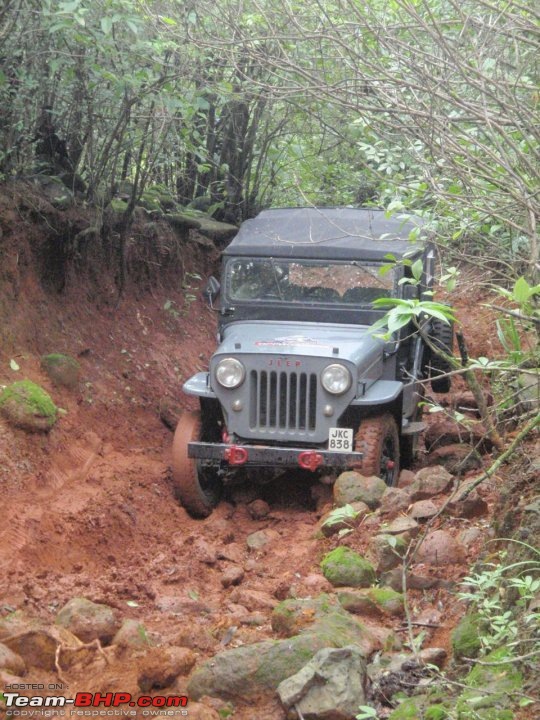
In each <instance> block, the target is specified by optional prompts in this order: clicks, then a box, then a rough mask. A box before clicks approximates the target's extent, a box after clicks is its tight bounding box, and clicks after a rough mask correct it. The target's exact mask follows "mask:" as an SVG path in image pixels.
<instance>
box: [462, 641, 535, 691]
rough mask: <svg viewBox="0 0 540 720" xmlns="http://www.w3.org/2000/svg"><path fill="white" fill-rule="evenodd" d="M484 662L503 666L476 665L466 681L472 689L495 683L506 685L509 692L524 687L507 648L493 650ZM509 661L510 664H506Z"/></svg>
mask: <svg viewBox="0 0 540 720" xmlns="http://www.w3.org/2000/svg"><path fill="white" fill-rule="evenodd" d="M483 660H484V662H490V663H502V664H501V665H492V666H490V665H475V666H474V667H473V669H472V670H471V671H470V673H469V674H468V675H467V678H466V679H465V683H466V684H467V685H470V686H471V687H483V686H484V685H487V684H488V683H491V682H495V683H496V684H498V685H500V684H501V683H503V684H504V687H505V688H506V689H507V690H517V689H519V688H521V687H522V686H523V677H522V675H521V673H520V672H519V670H517V669H516V668H515V667H514V665H513V664H512V656H511V655H510V654H509V651H508V650H507V649H506V648H498V649H497V650H493V651H492V652H490V653H489V654H488V655H486V657H485V658H484V659H483ZM505 660H508V662H504V661H505Z"/></svg>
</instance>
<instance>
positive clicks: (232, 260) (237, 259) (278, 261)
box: [223, 256, 401, 309]
mask: <svg viewBox="0 0 540 720" xmlns="http://www.w3.org/2000/svg"><path fill="white" fill-rule="evenodd" d="M235 264H242V265H243V266H244V268H243V271H244V273H245V274H246V279H247V268H248V266H249V265H251V266H256V265H260V266H261V269H263V267H264V270H265V271H267V274H268V290H267V292H266V293H264V294H260V295H257V291H258V289H256V290H255V291H254V294H249V295H246V294H244V296H243V297H242V296H241V294H240V293H239V292H238V289H235V288H234V287H233V272H234V270H233V266H234V265H235ZM296 265H298V266H301V267H304V268H306V269H313V270H314V271H315V272H317V271H320V272H323V273H324V272H326V273H328V271H329V270H330V269H331V268H338V267H344V268H352V269H353V270H354V269H355V268H356V269H358V268H374V267H376V268H381V269H382V268H383V267H384V268H387V270H386V272H385V275H384V277H385V279H386V283H385V284H386V285H389V286H388V287H385V288H380V290H384V292H377V290H378V289H379V288H377V287H376V286H374V285H356V286H353V287H348V288H347V290H345V291H343V294H342V295H341V296H340V295H339V291H337V290H335V289H334V290H332V297H331V298H330V294H331V293H330V292H329V290H330V288H328V289H327V288H319V287H318V286H309V285H306V284H304V285H296V284H295V285H293V284H287V285H282V283H283V278H284V277H285V276H287V277H288V276H289V275H290V272H291V270H293V269H294V266H296ZM284 267H286V268H287V270H285V272H284V270H283V268H284ZM268 271H269V272H268ZM400 274H401V273H400V272H399V271H398V268H397V267H390V266H389V263H388V261H375V260H365V261H362V260H331V261H329V260H326V259H325V260H322V259H312V258H309V259H308V258H282V257H280V258H274V257H261V256H230V257H227V258H226V259H225V262H224V266H223V290H224V299H225V302H226V304H227V305H248V304H249V305H255V306H257V307H260V306H264V305H268V304H276V305H278V306H281V307H283V306H292V307H299V306H302V307H312V308H317V307H321V306H324V307H332V308H336V309H337V308H351V307H361V308H365V309H370V308H371V307H372V302H373V300H375V299H376V298H377V297H396V295H397V293H398V282H399V276H400ZM372 277H373V278H375V277H377V275H372ZM252 282H254V281H252ZM293 287H294V288H295V289H296V290H297V291H298V290H302V292H301V293H299V294H298V296H293V295H292V294H291V292H288V291H287V288H289V289H290V288H293ZM355 289H359V290H363V291H364V293H356V295H358V297H355V298H354V299H352V298H353V295H352V294H350V295H349V299H348V300H344V297H345V294H346V293H347V292H349V293H351V291H353V290H355ZM318 290H321V291H323V292H318ZM369 290H372V291H373V292H371V293H370V292H369ZM310 291H313V292H310ZM324 291H327V292H326V295H327V296H326V297H325V296H324V295H325V292H324ZM334 293H335V294H334ZM362 295H365V297H364V298H362V297H361V296H362ZM370 295H371V297H369V296H370Z"/></svg>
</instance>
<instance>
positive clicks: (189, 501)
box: [172, 413, 223, 518]
mask: <svg viewBox="0 0 540 720" xmlns="http://www.w3.org/2000/svg"><path fill="white" fill-rule="evenodd" d="M201 428H202V422H201V415H200V413H184V414H183V415H182V416H181V417H180V420H179V421H178V425H177V426H176V432H175V433H174V441H173V452H172V455H173V461H172V475H173V482H174V488H175V490H176V492H177V493H178V496H179V498H180V500H181V502H182V505H183V506H184V507H185V508H186V510H187V511H188V513H189V514H190V515H192V516H193V517H197V518H204V517H208V515H210V513H211V512H212V510H213V509H214V508H215V507H216V505H217V504H218V503H219V501H220V498H221V493H222V490H223V483H222V482H221V480H220V478H219V477H218V474H217V471H216V470H215V469H211V468H205V467H203V466H202V463H200V462H198V461H197V460H194V459H193V458H190V457H188V451H187V446H188V443H189V442H196V441H197V440H200V439H201Z"/></svg>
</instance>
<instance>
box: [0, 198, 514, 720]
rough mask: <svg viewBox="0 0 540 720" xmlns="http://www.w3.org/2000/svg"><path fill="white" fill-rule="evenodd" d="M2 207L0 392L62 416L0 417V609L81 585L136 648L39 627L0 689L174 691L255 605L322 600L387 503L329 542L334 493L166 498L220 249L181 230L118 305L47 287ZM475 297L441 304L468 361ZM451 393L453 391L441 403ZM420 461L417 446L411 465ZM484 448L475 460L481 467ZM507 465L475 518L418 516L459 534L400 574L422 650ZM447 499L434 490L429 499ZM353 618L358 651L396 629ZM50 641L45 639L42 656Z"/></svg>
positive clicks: (283, 490)
mask: <svg viewBox="0 0 540 720" xmlns="http://www.w3.org/2000/svg"><path fill="white" fill-rule="evenodd" d="M1 210H2V212H3V213H4V214H3V221H4V233H6V227H7V228H8V230H9V231H10V237H11V240H12V242H11V245H10V246H9V247H8V246H6V245H4V246H3V256H2V273H1V278H0V283H1V284H0V294H1V303H0V308H1V310H2V325H1V337H2V346H1V349H0V384H1V385H8V384H9V383H11V382H14V381H15V380H19V379H23V378H25V379H26V378H27V379H30V380H33V381H35V382H37V383H39V384H40V385H41V386H42V387H44V388H45V389H46V390H47V391H48V392H49V393H50V394H51V396H52V397H53V398H54V400H55V402H56V404H57V405H58V406H59V407H60V408H62V409H63V412H62V417H61V418H60V420H59V421H58V422H57V424H56V425H55V427H54V428H53V429H52V430H51V432H50V433H49V434H47V435H38V434H28V433H26V432H25V431H23V430H18V429H14V428H12V427H11V426H9V425H8V424H7V423H6V422H4V421H3V420H0V457H1V458H2V462H1V464H0V487H1V489H2V495H3V498H4V502H3V504H2V522H1V525H0V564H1V566H2V577H3V582H2V585H1V587H0V617H1V618H2V622H4V623H5V620H6V618H8V619H11V620H12V621H13V625H12V630H13V632H12V634H13V635H17V634H18V633H19V634H21V633H22V632H23V630H24V628H27V627H28V626H29V624H30V626H32V627H34V626H35V627H36V628H37V627H40V628H43V627H48V628H50V627H53V626H54V621H55V618H56V616H57V614H58V612H59V610H60V609H61V608H62V607H63V606H64V605H65V604H66V603H67V602H68V601H69V600H71V599H72V598H75V597H84V598H87V599H89V600H91V601H94V602H96V603H103V604H105V605H108V606H109V607H111V608H113V609H114V610H115V611H116V614H117V616H118V617H119V618H121V620H127V619H131V620H134V621H137V623H140V625H142V627H143V629H142V631H140V632H141V633H142V640H143V642H142V643H140V644H139V645H135V647H126V646H120V645H114V644H111V643H104V647H103V648H102V649H100V648H99V647H97V646H95V645H94V646H93V645H91V644H90V646H89V647H85V648H83V649H82V650H81V651H77V652H71V654H70V651H68V650H66V651H65V652H64V648H63V646H62V642H63V641H62V639H61V638H60V639H53V640H51V637H50V636H47V634H46V633H45V635H43V636H42V637H41V639H39V637H38V635H39V633H38V634H37V635H36V637H38V639H37V640H36V639H35V638H34V641H35V642H36V643H37V644H36V645H35V649H34V659H35V662H27V668H26V672H25V674H24V675H23V676H22V677H18V676H16V675H14V673H13V672H8V671H7V670H2V671H0V681H1V683H2V685H4V687H6V686H8V685H10V684H11V685H15V686H16V685H17V684H21V683H22V684H23V685H24V684H27V686H28V687H29V685H30V684H38V685H39V684H40V683H41V684H43V685H44V688H45V689H46V692H45V694H51V692H52V691H49V690H47V688H48V687H49V685H51V686H52V685H55V684H56V685H57V686H58V687H59V688H61V690H57V691H56V694H58V693H60V694H62V692H63V691H65V692H66V693H67V695H68V696H69V697H73V696H74V695H75V693H76V692H100V693H105V692H119V691H122V692H127V693H131V694H132V695H133V696H134V697H135V696H137V695H140V694H141V692H142V691H143V690H144V689H145V690H146V691H147V692H149V693H150V694H156V695H159V694H165V695H174V694H177V695H184V694H186V693H187V692H188V691H187V687H188V681H189V676H190V673H191V672H192V668H193V667H194V666H198V665H200V663H202V662H203V661H204V660H207V659H208V658H211V657H212V656H214V655H215V654H216V653H219V652H221V651H223V650H225V649H230V648H235V647H240V646H242V645H248V644H251V643H255V642H259V641H261V640H266V639H274V640H275V639H277V637H278V634H276V632H275V630H274V629H273V628H272V625H271V613H272V609H273V608H274V607H275V606H276V605H277V603H278V602H279V601H282V600H285V599H287V598H309V597H312V596H317V595H319V594H320V593H321V592H332V590H333V588H332V586H331V585H330V583H329V582H328V581H327V580H326V579H325V577H324V576H323V574H322V573H321V568H320V562H321V559H322V557H323V556H324V555H325V554H326V553H327V552H328V551H330V550H332V549H333V548H335V547H337V546H338V545H344V546H347V547H350V548H352V549H354V550H357V551H359V552H364V551H365V550H366V549H367V548H368V546H369V543H370V539H371V538H372V536H373V535H374V534H375V533H376V532H377V530H378V529H379V528H380V526H381V524H382V523H383V522H385V521H387V520H389V519H391V518H392V517H393V516H394V514H393V512H392V510H388V512H387V514H386V515H385V514H384V509H383V510H382V511H381V510H378V511H377V512H374V513H371V514H369V515H367V516H366V517H365V518H364V520H363V521H362V523H361V524H360V525H359V526H358V527H357V528H356V529H355V531H354V532H353V533H351V534H349V535H347V536H346V537H343V538H342V539H338V538H337V536H333V537H330V538H321V537H320V536H317V530H318V528H319V524H320V520H321V517H322V516H323V515H324V514H325V513H326V512H328V510H329V509H330V508H331V507H332V489H331V487H330V486H328V485H325V484H321V483H319V482H314V481H313V479H312V478H311V477H306V476H303V475H300V474H297V475H289V476H287V477H284V478H283V479H282V480H281V481H280V482H276V483H274V484H272V485H269V486H264V487H256V488H253V487H246V486H238V487H234V488H232V489H231V490H229V492H228V494H227V496H226V498H225V500H224V502H222V503H221V504H220V506H219V507H218V508H217V510H216V511H215V512H214V513H213V514H212V515H211V516H210V517H209V518H207V519H205V520H194V519H192V518H191V517H190V516H189V515H188V514H187V513H186V511H185V510H184V509H183V508H182V507H181V506H180V504H179V502H178V501H177V499H176V498H175V495H174V490H173V487H172V481H171V472H170V467H171V442H172V432H171V430H170V428H168V427H167V426H166V425H165V424H164V422H163V420H162V418H161V417H160V415H161V416H162V417H165V416H166V417H169V418H170V417H171V416H172V417H173V418H174V417H175V414H176V415H177V413H178V411H179V410H180V409H182V408H184V409H194V406H193V405H192V404H191V401H190V400H189V399H188V398H187V397H185V396H183V395H182V392H181V386H182V382H183V381H184V380H185V379H187V378H188V377H189V376H190V375H191V374H193V373H194V372H196V371H197V370H202V369H204V368H205V366H206V364H207V362H208V359H209V357H210V355H211V352H212V349H213V347H214V337H215V313H214V312H213V311H212V310H211V309H209V308H208V307H207V306H206V304H205V303H204V302H203V299H202V296H201V288H202V286H203V284H204V279H205V278H206V277H207V276H208V275H209V274H210V273H211V272H212V271H213V270H215V267H216V263H217V260H218V253H217V252H216V251H212V250H211V249H208V248H207V247H202V248H201V244H200V243H199V242H197V239H196V238H194V237H193V236H191V239H186V241H185V246H184V250H183V252H184V258H185V263H184V266H183V268H182V271H180V270H179V271H178V274H177V276H176V277H174V276H173V277H172V279H171V277H169V278H168V279H167V281H166V282H165V281H163V282H157V283H154V284H152V285H151V286H148V287H145V286H141V284H137V283H132V284H129V285H128V286H127V287H126V288H125V291H124V293H123V295H122V296H121V297H120V299H119V300H117V298H116V297H113V291H112V288H113V285H112V282H111V283H110V284H109V282H108V280H107V278H106V277H105V275H104V276H103V277H102V278H101V279H100V280H99V282H96V281H95V279H94V280H92V281H90V280H88V279H87V278H83V277H77V276H75V275H73V276H72V277H70V278H69V277H68V279H67V281H66V283H65V284H64V285H63V286H62V288H61V291H59V290H58V288H51V286H50V284H48V283H47V282H46V280H44V272H43V267H42V266H41V265H40V264H39V261H38V260H36V256H35V254H33V252H32V251H31V249H30V245H31V242H32V233H36V230H32V229H31V228H30V227H29V225H28V223H27V224H26V225H25V224H24V223H21V222H20V221H19V219H18V218H16V217H13V216H11V215H9V212H10V211H9V209H8V208H7V207H4V208H2V209H1ZM104 288H105V289H106V288H109V289H110V297H107V294H106V292H105V290H104ZM187 293H189V300H186V294H187ZM474 293H477V294H476V295H475V297H472V295H473V294H474ZM479 300H480V296H479V295H478V291H471V289H470V288H465V289H464V290H463V292H462V295H461V296H460V297H458V301H457V305H458V315H459V317H460V320H461V321H462V323H463V325H464V331H465V335H466V337H467V338H469V340H470V346H471V347H470V351H471V353H472V354H476V355H480V354H485V355H491V354H492V352H493V347H492V343H493V340H492V331H491V319H490V317H489V312H488V311H487V310H485V309H483V308H482V307H481V305H480V302H479ZM51 352H60V353H68V354H69V355H71V356H73V357H75V358H77V360H78V362H79V364H80V366H81V378H80V382H79V386H78V388H77V389H76V390H67V389H61V388H58V387H57V386H54V385H53V384H52V383H51V381H50V379H49V378H48V376H47V375H46V374H45V373H44V372H43V370H42V369H41V367H40V357H41V356H42V355H43V354H45V353H51ZM13 361H15V362H13ZM14 368H17V369H14ZM462 391H463V387H460V386H459V384H457V385H456V388H455V391H454V395H452V396H450V397H448V398H447V399H446V400H445V402H448V403H451V402H452V398H453V397H454V396H455V395H456V394H458V393H461V392H462ZM440 399H442V398H440ZM427 419H428V422H431V423H433V422H435V421H434V420H433V419H432V418H431V417H430V418H427ZM169 424H170V421H169ZM426 458H427V452H426V449H425V448H424V447H422V448H421V451H420V454H419V458H418V461H417V465H416V467H415V468H413V470H414V469H419V468H421V467H423V466H424V465H425V464H426ZM490 459H491V456H490V455H489V453H488V454H484V455H483V456H482V460H481V462H482V463H484V464H488V463H489V462H490ZM477 472H478V469H477V468H476V469H474V470H472V471H471V472H470V473H469V474H470V475H472V474H475V473H477ZM509 472H510V471H509V470H503V471H502V472H500V473H499V474H498V475H497V476H496V477H495V478H493V479H492V480H491V481H490V482H489V483H485V484H484V485H483V486H482V487H481V490H480V499H481V501H482V502H483V503H484V504H483V505H482V506H481V507H482V511H481V512H479V513H477V514H476V513H473V517H469V518H466V517H452V516H449V515H443V516H441V517H439V518H437V519H436V520H435V521H434V522H433V524H432V527H431V530H433V531H435V530H439V529H444V530H445V531H447V532H448V534H449V535H450V536H451V537H452V538H457V537H458V536H459V538H460V541H459V542H460V548H462V552H461V553H460V554H458V556H457V557H456V558H454V562H451V563H450V564H444V565H436V564H430V563H429V561H424V562H423V563H422V562H418V563H416V564H415V565H414V566H413V568H412V570H413V572H414V573H416V574H417V575H419V576H423V577H424V578H428V579H429V580H431V582H426V583H424V585H425V587H422V588H419V589H411V590H410V593H409V595H410V596H409V612H410V614H411V618H412V620H413V622H414V623H415V625H414V628H415V632H416V633H419V632H422V633H423V648H430V647H432V648H442V649H443V650H445V651H446V653H448V655H449V654H450V647H449V634H450V632H451V630H452V629H453V627H454V626H455V625H456V623H457V621H458V619H459V618H460V616H461V615H462V614H463V612H464V607H463V606H462V605H461V604H459V603H458V602H457V600H456V598H455V596H454V591H455V588H456V583H457V582H458V581H459V580H460V579H461V578H462V577H463V576H465V575H466V574H467V573H468V572H469V569H470V566H471V565H472V563H473V562H474V560H475V558H476V557H477V555H478V553H479V552H480V549H481V547H482V545H483V542H484V541H485V540H486V538H488V537H489V536H490V534H493V531H492V530H491V529H490V521H491V516H492V514H493V512H494V509H495V507H496V505H497V502H498V499H499V495H500V492H501V489H502V487H503V485H504V483H505V482H506V481H507V478H508V474H509ZM466 478H467V475H465V479H466ZM410 479H411V478H410V476H409V477H408V479H407V478H405V479H404V480H403V482H404V483H406V482H410ZM447 497H448V493H442V494H440V495H439V496H438V497H437V498H436V499H435V504H436V505H437V506H438V507H440V505H441V504H442V503H443V501H444V500H445V499H447ZM401 514H403V513H401ZM476 515H478V516H476ZM254 533H258V535H257V536H255V539H254V536H253V534H254ZM261 533H262V534H261ZM364 622H365V623H366V624H367V626H368V627H371V628H372V630H373V637H374V638H375V640H374V641H373V648H372V649H373V650H376V649H377V648H379V649H380V648H382V646H383V645H384V643H385V642H386V641H387V640H388V637H389V636H390V634H392V638H393V639H392V643H391V644H393V646H394V647H395V648H399V647H400V646H403V643H406V641H407V632H406V625H405V623H404V620H403V617H402V616H400V617H393V616H391V615H388V614H384V613H383V614H382V615H381V616H380V617H368V618H365V619H364ZM137 627H139V625H138V626H137ZM4 629H5V625H4ZM47 638H48V640H47ZM47 642H49V644H50V642H52V643H53V650H54V652H53V654H52V656H51V654H50V653H49V655H47V653H46V652H45V645H46V644H47ZM44 643H45V645H44ZM58 648H60V651H59V650H58ZM171 648H173V649H175V651H176V652H177V655H178V650H182V653H180V656H181V660H179V661H178V663H177V664H178V668H179V670H178V672H177V673H176V674H174V673H173V674H172V676H171V674H170V672H168V668H169V669H170V665H171V661H170V650H171ZM45 656H47V658H48V659H46V660H43V661H42V658H43V657H45ZM40 658H41V659H40ZM177 659H178V657H177ZM148 676H150V677H151V680H148V681H147V682H141V678H142V677H148ZM163 688H165V689H163ZM22 692H23V694H30V693H29V692H28V691H27V690H26V689H25V690H23V691H22ZM38 694H39V693H38ZM188 708H189V715H188V716H189V717H191V718H207V719H211V718H219V717H227V716H228V715H230V713H231V712H233V711H234V715H233V716H234V718H235V719H238V720H266V719H268V720H270V719H272V720H279V719H280V718H285V716H286V714H285V711H284V709H283V708H282V706H281V704H280V702H279V700H278V699H277V696H275V694H268V693H263V694H257V693H254V694H253V695H252V696H250V697H249V698H244V699H242V700H237V701H236V700H235V701H233V703H232V705H231V704H230V703H229V699H228V698H227V697H222V698H209V697H202V698H200V699H199V702H190V704H189V705H188ZM134 712H135V716H141V717H142V715H140V711H137V710H136V711H134ZM137 712H139V715H137Z"/></svg>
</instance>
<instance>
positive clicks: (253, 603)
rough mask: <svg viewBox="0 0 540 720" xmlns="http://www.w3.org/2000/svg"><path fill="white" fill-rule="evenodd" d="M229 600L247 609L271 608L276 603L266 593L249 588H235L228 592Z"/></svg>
mask: <svg viewBox="0 0 540 720" xmlns="http://www.w3.org/2000/svg"><path fill="white" fill-rule="evenodd" d="M229 600H230V601H231V602H233V603H236V604H237V605H242V606H243V607H245V608H247V609H248V610H272V609H273V608H274V606H275V604H276V601H275V600H274V598H272V597H271V596H270V595H268V594H267V593H265V592H263V591H262V590H252V589H251V588H235V589H234V590H233V591H232V593H231V594H230V596H229Z"/></svg>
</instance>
